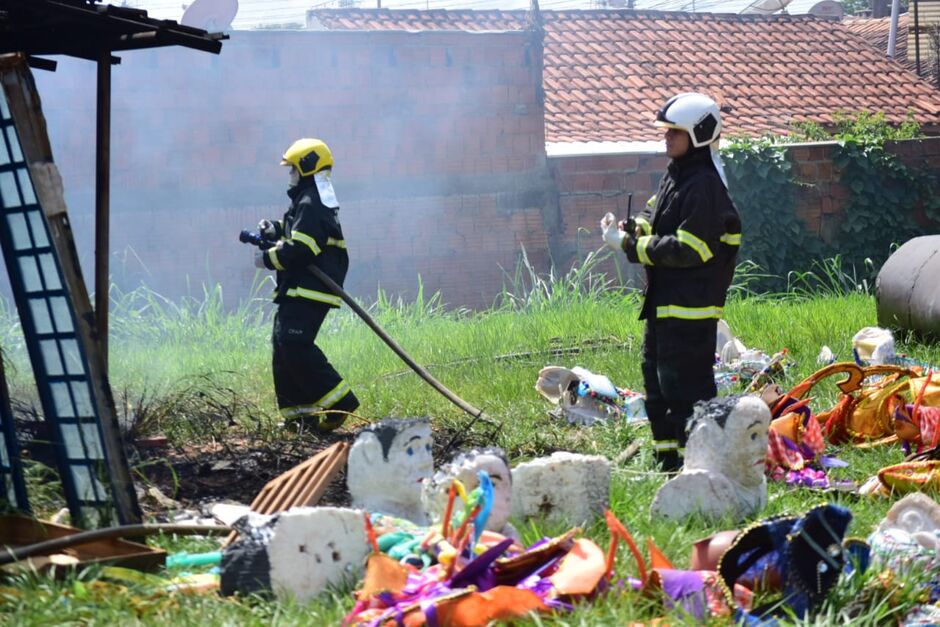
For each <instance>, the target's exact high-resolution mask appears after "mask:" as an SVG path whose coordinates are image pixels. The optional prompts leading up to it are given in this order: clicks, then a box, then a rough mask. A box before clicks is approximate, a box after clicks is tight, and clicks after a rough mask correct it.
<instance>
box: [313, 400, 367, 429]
mask: <svg viewBox="0 0 940 627" xmlns="http://www.w3.org/2000/svg"><path fill="white" fill-rule="evenodd" d="M358 408H359V399H358V398H356V395H355V394H353V393H352V392H351V391H350V392H349V393H348V394H346V396H344V397H343V398H341V399H339V402H338V403H336V404H335V405H333V406H332V407H330V409H329V410H328V411H325V412H323V414H321V417H320V426H319V427H318V428H317V430H318V431H319V432H320V433H328V432H330V431H333V430H334V429H338V428H339V427H340V426H341V425H342V424H343V423H344V422H345V421H346V416H347V413H346V412H349V413H352V412H354V411H356V410H357V409H358Z"/></svg>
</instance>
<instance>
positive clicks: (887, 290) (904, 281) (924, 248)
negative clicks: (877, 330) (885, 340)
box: [875, 235, 940, 338]
mask: <svg viewBox="0 0 940 627" xmlns="http://www.w3.org/2000/svg"><path fill="white" fill-rule="evenodd" d="M875 300H876V302H877V305H878V324H879V325H880V326H882V327H888V328H892V329H903V330H910V331H914V332H916V333H918V334H920V335H924V336H930V337H934V338H940V235H927V236H924V237H915V238H914V239H912V240H910V241H908V242H907V243H905V244H904V245H903V246H901V247H900V248H898V249H897V250H896V251H895V252H894V254H893V255H891V256H890V257H888V260H887V261H886V262H885V264H884V266H882V268H881V272H879V273H878V279H877V280H876V281H875Z"/></svg>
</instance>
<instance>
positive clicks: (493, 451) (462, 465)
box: [423, 448, 513, 535]
mask: <svg viewBox="0 0 940 627" xmlns="http://www.w3.org/2000/svg"><path fill="white" fill-rule="evenodd" d="M481 470H483V471H486V473H487V474H488V475H489V477H490V481H491V482H492V483H493V509H492V510H491V511H490V516H489V518H488V519H487V521H486V528H487V529H489V530H490V531H495V532H497V533H502V534H504V535H513V534H512V533H508V534H507V531H508V530H507V524H508V523H509V514H510V512H511V510H512V473H511V471H510V469H509V463H508V462H507V461H506V454H505V453H504V452H503V451H502V449H498V448H486V449H474V450H471V451H466V452H463V453H461V454H460V455H458V456H457V457H455V458H454V459H453V460H452V461H451V462H450V463H449V464H446V465H444V466H442V467H441V468H440V469H439V470H438V471H437V472H436V473H434V476H433V477H432V478H430V479H429V480H428V481H426V482H425V484H424V493H423V499H424V503H425V509H426V511H427V514H428V517H429V518H430V519H431V522H433V523H438V522H439V521H440V520H441V517H442V516H443V515H444V509H445V508H446V506H447V494H448V491H449V490H450V485H451V483H452V482H453V480H454V479H458V480H459V481H460V482H461V483H462V484H463V485H464V487H465V488H466V489H467V491H468V492H469V491H470V490H473V489H474V488H476V487H477V486H478V485H479V484H480V480H479V472H480V471H481ZM458 501H459V498H458ZM459 506H460V507H462V506H463V502H462V501H460V505H459ZM510 529H511V528H510Z"/></svg>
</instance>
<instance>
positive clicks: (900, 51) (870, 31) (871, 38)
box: [842, 13, 926, 69]
mask: <svg viewBox="0 0 940 627" xmlns="http://www.w3.org/2000/svg"><path fill="white" fill-rule="evenodd" d="M913 23H914V20H913V19H912V18H911V15H910V13H902V14H901V15H899V16H898V36H897V38H896V39H895V42H894V57H895V59H897V60H898V62H900V63H902V64H903V65H905V66H907V67H908V68H911V69H913V68H914V62H913V61H910V60H908V58H907V38H908V32H909V28H910V27H911V26H912V25H913ZM842 25H843V26H845V27H846V28H847V29H849V30H850V31H852V32H853V33H855V34H856V35H858V36H859V37H861V38H863V39H864V40H865V41H867V42H868V43H870V44H871V45H872V46H874V47H875V48H877V49H878V50H880V51H881V53H882V54H885V53H886V52H887V50H888V33H889V32H890V30H891V18H890V17H846V18H844V19H843V20H842ZM923 27H924V25H921V28H923ZM922 54H923V53H922ZM924 56H925V57H926V55H924Z"/></svg>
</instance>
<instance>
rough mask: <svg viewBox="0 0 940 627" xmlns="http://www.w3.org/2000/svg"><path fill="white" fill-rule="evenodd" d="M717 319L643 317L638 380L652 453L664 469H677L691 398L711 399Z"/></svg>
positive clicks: (694, 399) (712, 393)
mask: <svg viewBox="0 0 940 627" xmlns="http://www.w3.org/2000/svg"><path fill="white" fill-rule="evenodd" d="M717 330H718V321H717V320H715V319H711V320H678V319H673V318H667V319H663V320H647V321H646V332H645V334H644V336H643V383H644V385H645V386H646V413H647V415H648V416H649V419H650V428H651V429H652V432H653V452H654V455H655V458H656V461H657V463H658V464H659V465H660V466H661V467H662V469H663V470H666V471H676V470H679V469H680V468H681V467H682V460H681V452H682V449H683V448H685V441H686V431H685V429H686V421H687V420H688V419H689V418H690V417H691V416H692V408H693V406H694V405H695V403H696V402H697V401H702V400H707V399H711V398H714V397H715V396H716V395H717V393H718V390H717V389H716V387H715V372H714V365H715V334H716V333H717Z"/></svg>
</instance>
